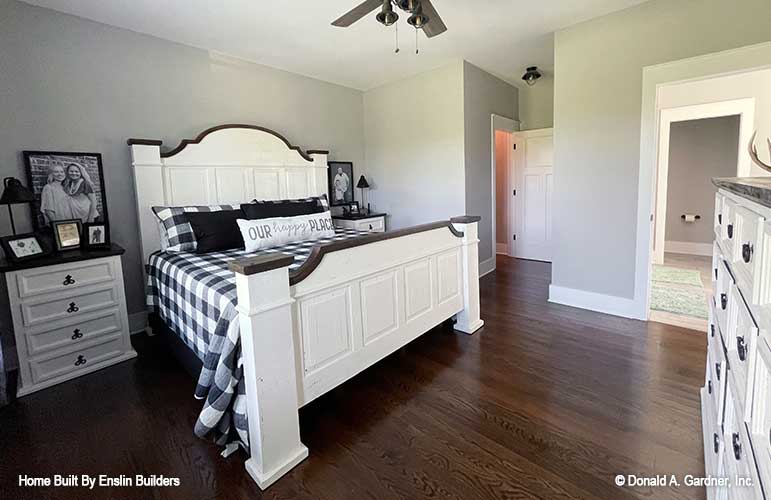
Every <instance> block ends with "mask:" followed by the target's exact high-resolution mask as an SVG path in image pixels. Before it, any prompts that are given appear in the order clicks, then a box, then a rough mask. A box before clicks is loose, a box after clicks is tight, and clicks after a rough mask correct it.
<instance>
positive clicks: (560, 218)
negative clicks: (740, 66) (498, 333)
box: [552, 0, 771, 298]
mask: <svg viewBox="0 0 771 500" xmlns="http://www.w3.org/2000/svg"><path fill="white" fill-rule="evenodd" d="M770 26H771V2H768V1H767V0H734V1H730V2H727V1H725V0H677V1H671V0H652V1H650V2H646V3H643V4H641V5H639V6H636V7H633V8H630V9H627V10H624V11H620V12H617V13H614V14H610V15H608V16H604V17H601V18H598V19H594V20H592V21H588V22H586V23H582V24H579V25H576V26H573V27H570V28H567V29H565V30H562V31H559V32H558V33H557V34H556V35H555V71H556V75H557V77H556V78H555V82H554V127H555V131H554V141H555V161H554V226H553V227H554V236H555V241H554V264H553V267H552V284H553V285H555V286H559V287H565V288H569V289H576V290H581V291H588V292H594V293H598V294H606V295H611V296H617V297H624V298H631V297H632V296H633V292H634V285H635V255H636V252H635V245H636V234H637V193H638V173H639V172H638V169H639V162H640V127H641V106H642V69H643V67H645V66H648V65H654V64H658V63H663V62H666V61H674V60H678V59H683V58H687V57H692V56H696V55H702V54H709V53H713V52H717V51H721V50H726V49H731V48H736V47H741V46H745V45H749V44H754V43H760V42H764V41H768V40H769V39H771V30H770V29H769V27H770Z"/></svg>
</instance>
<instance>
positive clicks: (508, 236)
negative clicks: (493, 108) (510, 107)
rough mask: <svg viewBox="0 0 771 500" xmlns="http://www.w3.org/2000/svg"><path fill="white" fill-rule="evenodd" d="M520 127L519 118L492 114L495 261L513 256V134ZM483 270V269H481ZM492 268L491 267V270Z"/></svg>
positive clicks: (492, 216) (493, 241)
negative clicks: (501, 256) (502, 256)
mask: <svg viewBox="0 0 771 500" xmlns="http://www.w3.org/2000/svg"><path fill="white" fill-rule="evenodd" d="M517 130H519V122H518V121H516V120H512V119H511V118H506V117H505V116H500V115H496V114H492V115H491V117H490V139H491V140H490V157H491V160H492V161H491V162H490V169H491V175H490V177H491V180H492V182H491V186H490V189H491V191H492V213H491V214H490V215H491V220H492V226H493V231H492V248H493V254H494V255H493V258H492V259H491V260H492V261H493V265H492V266H491V269H490V271H491V270H494V269H495V264H494V263H495V257H496V256H497V255H498V254H503V255H508V256H512V257H513V256H514V255H513V246H512V245H511V243H510V242H511V241H512V240H513V237H512V235H513V230H514V229H513V210H514V207H513V202H512V200H511V198H512V193H513V189H514V185H513V183H514V177H513V170H512V169H513V151H512V149H513V144H514V140H513V138H512V137H513V134H514V132H515V131H517ZM481 272H482V270H480V273H481ZM488 272H489V271H488Z"/></svg>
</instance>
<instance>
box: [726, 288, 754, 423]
mask: <svg viewBox="0 0 771 500" xmlns="http://www.w3.org/2000/svg"><path fill="white" fill-rule="evenodd" d="M757 337H758V327H757V325H756V324H755V320H754V319H753V318H752V315H751V314H750V311H749V310H748V309H747V305H746V304H745V302H744V300H743V299H742V296H741V294H740V293H739V288H737V287H736V286H735V285H732V288H731V304H730V319H729V331H728V334H726V335H725V337H724V339H725V343H726V353H727V354H726V356H727V358H728V364H729V366H730V367H731V378H732V379H733V382H734V395H735V397H736V398H737V401H738V403H739V404H737V406H740V407H741V409H742V413H744V411H745V410H748V406H747V403H748V401H747V394H748V385H749V374H750V373H751V371H750V367H751V361H752V359H753V357H752V354H753V352H754V349H755V346H756V340H757ZM750 390H751V389H750Z"/></svg>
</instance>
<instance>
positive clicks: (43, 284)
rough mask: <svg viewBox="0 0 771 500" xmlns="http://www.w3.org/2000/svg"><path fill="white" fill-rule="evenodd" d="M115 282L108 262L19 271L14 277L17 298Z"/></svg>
mask: <svg viewBox="0 0 771 500" xmlns="http://www.w3.org/2000/svg"><path fill="white" fill-rule="evenodd" d="M114 280H115V270H114V268H113V266H112V263H111V261H110V260H107V259H105V260H98V261H88V262H81V263H77V264H68V265H59V266H49V267H43V268H36V269H27V270H24V271H19V273H18V274H17V275H16V283H17V287H18V292H19V297H21V298H26V297H31V296H35V295H40V294H45V293H51V292H59V291H70V290H76V289H80V288H82V287H85V286H89V285H96V284H99V283H106V282H111V281H114Z"/></svg>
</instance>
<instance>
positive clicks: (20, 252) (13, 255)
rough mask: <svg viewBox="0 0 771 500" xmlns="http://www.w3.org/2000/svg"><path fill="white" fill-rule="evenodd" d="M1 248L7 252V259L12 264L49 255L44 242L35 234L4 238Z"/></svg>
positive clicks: (0, 240)
mask: <svg viewBox="0 0 771 500" xmlns="http://www.w3.org/2000/svg"><path fill="white" fill-rule="evenodd" d="M0 246H2V248H3V251H4V252H5V257H6V258H7V259H8V260H10V261H11V262H22V261H25V260H30V259H35V258H37V257H42V256H43V255H48V253H49V252H48V249H47V248H46V246H45V245H44V244H43V242H42V240H40V239H39V237H38V236H37V235H36V234H35V233H28V234H17V235H16V236H3V237H2V238H0Z"/></svg>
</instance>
